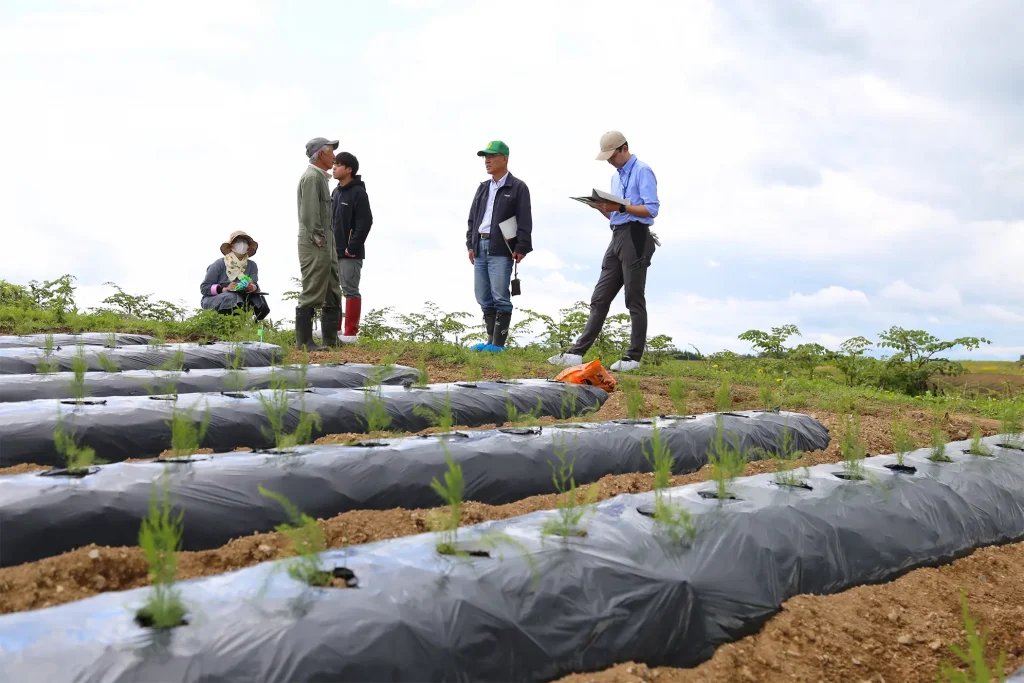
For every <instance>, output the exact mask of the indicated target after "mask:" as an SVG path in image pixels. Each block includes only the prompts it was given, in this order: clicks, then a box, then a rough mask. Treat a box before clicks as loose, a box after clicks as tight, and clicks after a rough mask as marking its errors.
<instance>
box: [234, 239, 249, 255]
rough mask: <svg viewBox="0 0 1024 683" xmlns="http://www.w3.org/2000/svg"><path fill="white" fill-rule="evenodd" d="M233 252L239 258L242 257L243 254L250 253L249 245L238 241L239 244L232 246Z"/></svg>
mask: <svg viewBox="0 0 1024 683" xmlns="http://www.w3.org/2000/svg"><path fill="white" fill-rule="evenodd" d="M231 250H232V251H234V252H235V253H236V254H238V255H239V256H241V255H242V254H245V253H248V251H249V245H248V244H246V243H245V242H243V241H242V240H238V241H237V242H235V243H234V244H232V245H231Z"/></svg>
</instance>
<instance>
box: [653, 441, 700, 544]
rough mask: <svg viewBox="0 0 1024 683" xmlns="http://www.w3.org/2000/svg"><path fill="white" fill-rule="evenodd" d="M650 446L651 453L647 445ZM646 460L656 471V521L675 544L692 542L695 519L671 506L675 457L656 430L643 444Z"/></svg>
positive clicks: (688, 513)
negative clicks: (671, 484)
mask: <svg viewBox="0 0 1024 683" xmlns="http://www.w3.org/2000/svg"><path fill="white" fill-rule="evenodd" d="M648 443H649V444H650V450H648V448H647V444H648ZM642 447H643V452H644V457H645V458H647V461H648V462H650V463H651V467H652V468H653V469H654V521H656V522H657V523H658V524H659V525H660V526H661V528H662V530H664V531H665V532H666V533H667V534H668V535H669V536H670V537H671V538H672V540H673V541H674V542H676V543H681V542H689V541H692V540H693V538H694V536H696V535H697V530H696V528H695V527H694V525H693V515H691V514H690V511H689V510H687V509H686V508H684V507H683V506H681V505H679V504H677V503H673V502H672V494H671V493H670V492H669V483H670V482H671V480H672V462H673V459H672V453H671V452H670V451H669V447H668V444H667V443H666V442H665V441H664V439H662V437H661V432H660V431H659V430H658V428H657V427H654V429H653V430H652V432H651V439H650V441H649V442H645V443H644V444H643V446H642Z"/></svg>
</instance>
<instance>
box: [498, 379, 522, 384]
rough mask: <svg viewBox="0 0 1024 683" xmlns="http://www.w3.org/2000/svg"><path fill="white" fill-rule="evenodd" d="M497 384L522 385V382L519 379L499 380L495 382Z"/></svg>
mask: <svg viewBox="0 0 1024 683" xmlns="http://www.w3.org/2000/svg"><path fill="white" fill-rule="evenodd" d="M495 383H496V384H522V382H520V381H519V380H517V379H499V380H495Z"/></svg>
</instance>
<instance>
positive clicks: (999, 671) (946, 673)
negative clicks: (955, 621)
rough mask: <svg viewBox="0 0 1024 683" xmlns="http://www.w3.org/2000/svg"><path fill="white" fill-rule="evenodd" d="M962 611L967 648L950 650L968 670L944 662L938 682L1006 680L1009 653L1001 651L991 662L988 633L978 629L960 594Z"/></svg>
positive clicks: (994, 682) (991, 682) (957, 682)
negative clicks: (992, 663)
mask: <svg viewBox="0 0 1024 683" xmlns="http://www.w3.org/2000/svg"><path fill="white" fill-rule="evenodd" d="M960 612H961V618H962V619H963V624H964V633H965V634H966V637H967V647H966V648H963V647H960V646H959V645H952V644H951V645H950V646H949V649H951V650H952V651H953V654H955V655H956V656H957V658H958V659H959V660H960V662H961V666H963V667H965V668H966V671H963V670H961V669H960V668H958V667H955V666H953V665H952V664H950V663H948V662H943V663H942V669H941V672H940V677H939V680H940V681H943V682H945V683H1000V682H1001V681H1004V680H1006V679H1005V677H1004V676H1003V671H1005V670H1006V653H1005V652H1000V653H999V656H998V658H997V659H996V662H995V664H994V665H993V666H991V667H990V666H989V663H988V653H987V650H988V634H986V633H983V632H982V631H980V630H979V629H978V625H977V623H976V622H975V621H974V618H973V617H972V616H971V612H970V610H969V609H968V607H967V595H966V594H965V593H964V591H962V590H961V591H960Z"/></svg>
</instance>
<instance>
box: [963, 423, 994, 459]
mask: <svg viewBox="0 0 1024 683" xmlns="http://www.w3.org/2000/svg"><path fill="white" fill-rule="evenodd" d="M967 452H968V453H970V454H971V455H981V456H989V457H991V455H992V449H991V448H989V447H988V444H986V443H985V442H984V441H982V440H981V427H980V426H978V419H977V418H974V419H973V420H971V447H970V448H969V449H968V451H967Z"/></svg>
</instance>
